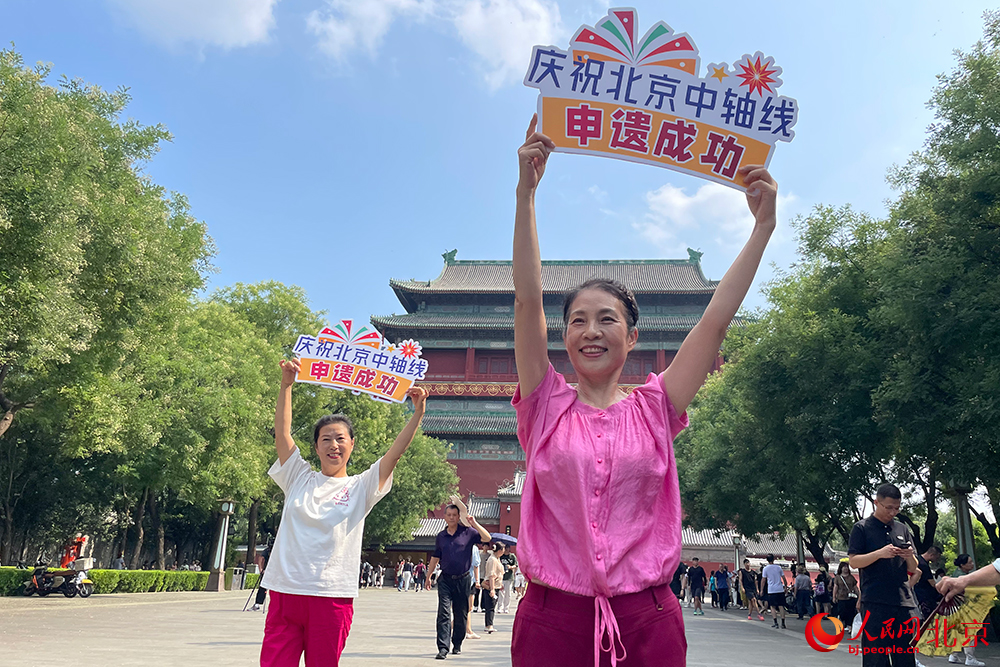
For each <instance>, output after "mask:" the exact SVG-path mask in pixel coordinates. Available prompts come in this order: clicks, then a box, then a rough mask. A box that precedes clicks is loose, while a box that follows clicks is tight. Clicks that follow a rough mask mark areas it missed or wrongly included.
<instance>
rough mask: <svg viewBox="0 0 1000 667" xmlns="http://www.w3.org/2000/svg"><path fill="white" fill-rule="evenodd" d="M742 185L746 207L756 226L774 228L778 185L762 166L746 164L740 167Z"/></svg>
mask: <svg viewBox="0 0 1000 667" xmlns="http://www.w3.org/2000/svg"><path fill="white" fill-rule="evenodd" d="M739 174H740V175H741V176H743V185H745V186H746V189H747V193H746V194H747V206H748V207H749V208H750V212H751V213H753V217H754V220H756V221H757V225H758V226H767V225H770V226H772V227H773V226H774V224H775V221H776V219H777V218H776V211H775V203H776V201H777V199H778V183H777V182H776V181H775V180H774V178H773V177H772V176H771V173H770V172H769V171H768V170H767V167H765V166H764V165H762V164H747V165H743V166H742V167H740V170H739Z"/></svg>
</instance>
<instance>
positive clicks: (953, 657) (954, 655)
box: [948, 653, 962, 665]
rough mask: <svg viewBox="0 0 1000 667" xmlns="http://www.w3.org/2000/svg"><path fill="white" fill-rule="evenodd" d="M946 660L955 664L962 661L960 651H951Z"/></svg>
mask: <svg viewBox="0 0 1000 667" xmlns="http://www.w3.org/2000/svg"><path fill="white" fill-rule="evenodd" d="M948 662H950V663H952V664H955V665H957V664H959V663H961V662H962V654H961V653H952V654H951V655H949V656H948Z"/></svg>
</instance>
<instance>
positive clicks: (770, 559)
mask: <svg viewBox="0 0 1000 667" xmlns="http://www.w3.org/2000/svg"><path fill="white" fill-rule="evenodd" d="M767 562H768V563H773V562H774V554H768V555H767Z"/></svg>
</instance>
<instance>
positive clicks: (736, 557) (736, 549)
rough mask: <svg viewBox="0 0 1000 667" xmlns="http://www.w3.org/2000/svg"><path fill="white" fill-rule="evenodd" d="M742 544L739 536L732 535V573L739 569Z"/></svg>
mask: <svg viewBox="0 0 1000 667" xmlns="http://www.w3.org/2000/svg"><path fill="white" fill-rule="evenodd" d="M742 543H743V538H742V537H741V536H739V535H733V572H736V570H738V569H740V545H741V544H742Z"/></svg>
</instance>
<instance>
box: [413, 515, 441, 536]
mask: <svg viewBox="0 0 1000 667" xmlns="http://www.w3.org/2000/svg"><path fill="white" fill-rule="evenodd" d="M447 527H448V524H446V523H445V521H444V519H421V520H420V526H419V527H418V528H417V529H416V530H415V531H413V537H434V536H436V535H437V534H438V533H440V532H441V531H442V530H444V529H445V528H447Z"/></svg>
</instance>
